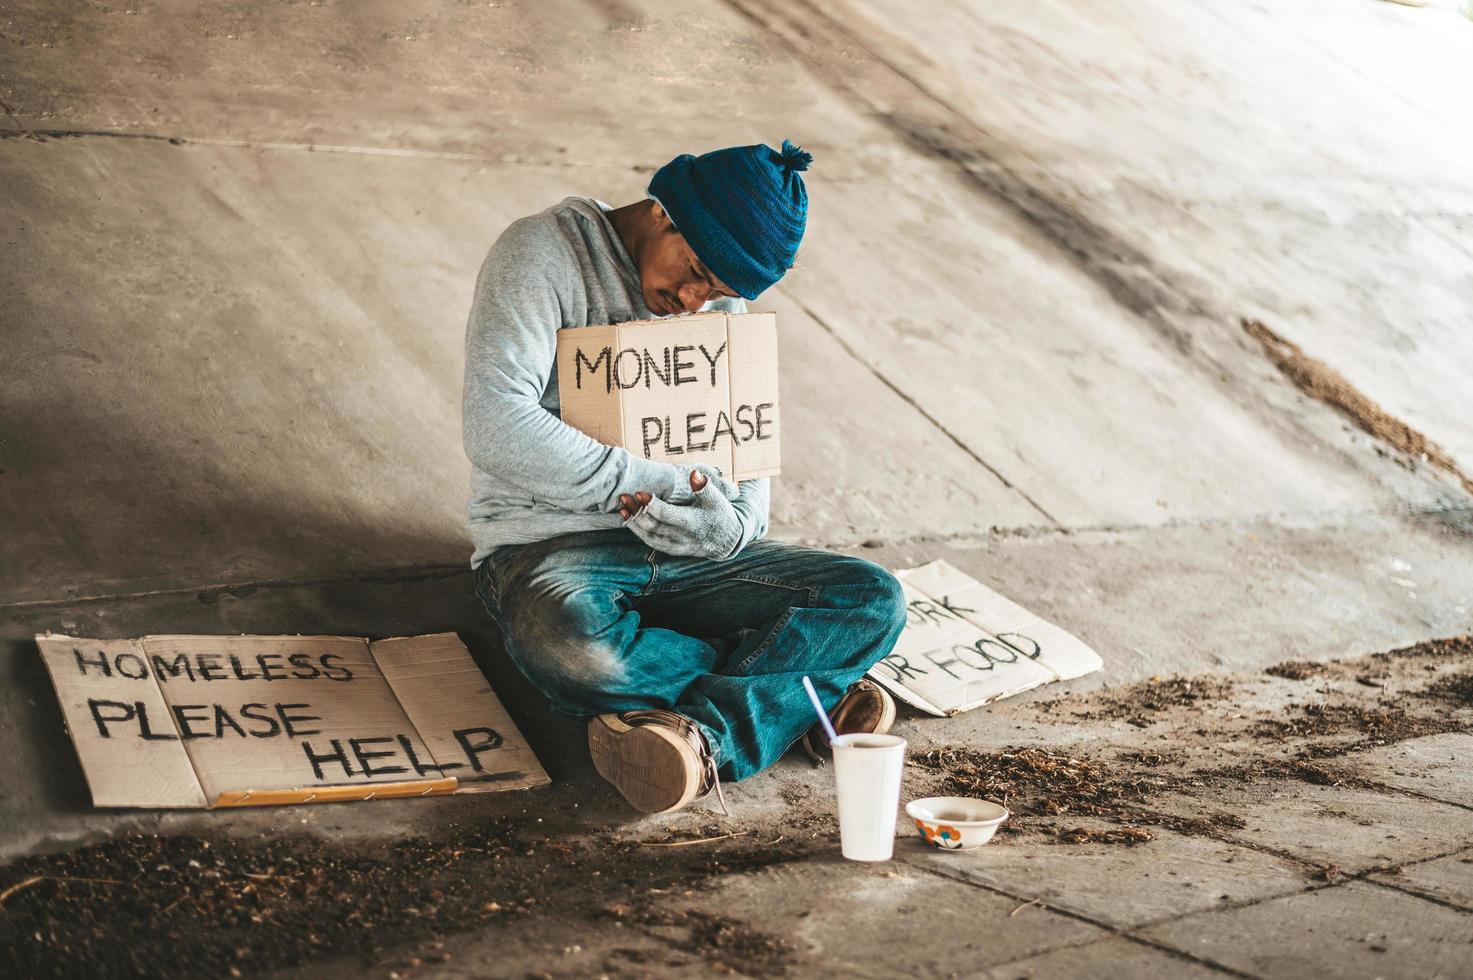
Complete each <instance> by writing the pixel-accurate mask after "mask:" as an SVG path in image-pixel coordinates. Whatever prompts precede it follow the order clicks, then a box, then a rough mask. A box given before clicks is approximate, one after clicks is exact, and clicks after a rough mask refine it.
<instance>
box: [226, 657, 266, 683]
mask: <svg viewBox="0 0 1473 980" xmlns="http://www.w3.org/2000/svg"><path fill="white" fill-rule="evenodd" d="M230 671H231V673H233V674H234V675H235V679H236V680H238V681H253V680H256V679H257V678H258V677H260V676H261V675H260V674H251V673H247V672H246V671H245V669H244V667H243V666H242V665H241V662H240V658H239V657H237V656H236V655H235V654H233V653H232V654H231V655H230Z"/></svg>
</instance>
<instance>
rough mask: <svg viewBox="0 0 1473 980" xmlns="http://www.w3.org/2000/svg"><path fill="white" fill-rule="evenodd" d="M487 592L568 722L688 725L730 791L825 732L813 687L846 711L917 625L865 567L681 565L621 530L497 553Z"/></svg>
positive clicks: (772, 562)
mask: <svg viewBox="0 0 1473 980" xmlns="http://www.w3.org/2000/svg"><path fill="white" fill-rule="evenodd" d="M476 593H477V595H479V596H480V598H481V601H482V602H483V603H484V604H485V606H486V610H487V612H489V613H490V614H491V617H492V618H493V619H495V620H496V622H497V624H498V625H499V626H500V627H501V632H502V636H503V638H504V639H505V642H506V649H507V653H508V654H510V656H511V658H512V660H513V661H515V662H516V664H517V666H518V667H519V668H520V669H521V671H522V673H523V674H524V675H525V676H526V677H527V680H529V681H530V682H531V683H532V685H533V686H534V687H536V688H537V689H538V690H539V691H541V692H542V693H543V694H544V695H545V696H546V697H547V699H548V700H549V701H551V702H552V705H553V707H554V708H555V709H557V710H558V711H561V712H563V713H565V714H569V715H573V716H575V717H580V718H586V717H591V716H593V715H596V714H601V713H604V712H610V711H630V710H635V709H640V708H667V709H671V710H674V711H678V712H679V713H680V714H682V715H685V716H686V717H687V718H690V719H692V720H694V721H695V722H696V723H697V724H699V725H700V726H701V729H702V731H703V732H704V733H705V735H706V740H707V743H708V744H709V745H710V746H711V750H712V752H713V753H714V754H715V756H716V761H717V763H718V765H719V766H720V774H721V776H722V777H723V778H724V779H732V780H736V779H743V778H745V777H747V776H750V775H752V774H753V773H756V772H759V771H761V770H762V769H764V768H766V767H767V766H769V765H771V764H772V763H773V762H775V761H777V759H778V758H779V757H780V756H781V755H782V754H783V753H784V752H785V751H786V750H787V749H788V747H789V746H791V745H792V744H793V743H794V742H795V741H797V740H798V739H799V738H800V737H801V736H802V735H803V733H804V732H805V731H807V730H808V727H809V726H810V725H812V724H813V723H814V721H815V719H814V716H813V708H812V706H811V705H810V704H809V702H808V698H807V695H806V694H805V693H804V691H803V687H802V683H801V679H802V677H803V675H804V674H807V675H808V676H809V677H811V678H812V679H813V684H814V687H815V688H817V690H818V694H819V697H820V699H822V701H823V702H824V705H825V707H827V708H830V709H832V708H833V706H834V705H836V704H837V703H838V702H839V699H840V698H841V697H843V695H844V691H845V690H846V689H847V688H848V687H849V685H850V684H852V683H853V682H854V681H856V680H858V679H859V678H860V677H862V676H863V675H864V672H865V671H866V670H868V669H869V668H870V667H871V666H872V665H873V664H874V663H875V662H876V661H877V660H879V659H880V658H881V657H883V656H884V655H885V654H887V653H889V652H890V649H891V648H892V647H893V646H894V644H895V640H896V638H897V637H898V636H899V635H900V630H901V627H902V626H903V625H904V624H905V601H904V599H903V598H902V596H901V591H900V585H899V584H898V583H897V582H896V580H895V577H894V576H893V575H891V574H890V573H889V572H888V571H886V570H885V569H883V568H881V567H880V566H878V565H876V564H874V563H872V562H868V561H865V560H864V559H862V558H851V557H849V556H847V555H839V554H834V553H832V552H828V551H819V550H817V549H814V548H803V547H799V546H797V545H791V544H783V543H782V542H778V541H756V542H753V543H752V544H750V545H748V546H747V547H746V548H745V549H743V550H742V552H741V553H740V554H738V555H736V556H735V557H733V558H729V559H727V560H725V561H711V560H708V559H704V558H682V557H676V556H672V555H667V554H664V553H661V552H656V551H652V550H651V549H650V548H649V547H648V546H647V545H645V544H643V543H642V542H641V541H639V539H638V538H636V537H634V535H632V534H630V533H629V532H628V531H627V530H625V529H623V528H615V529H612V530H607V531H588V532H583V533H577V534H566V535H562V536H560V537H556V538H552V539H550V540H547V541H541V542H538V543H536V544H529V545H511V546H506V547H502V548H498V549H497V550H496V551H494V552H492V553H491V556H490V557H489V558H487V559H486V560H485V561H483V562H482V563H481V565H480V566H479V567H478V568H477V570H476Z"/></svg>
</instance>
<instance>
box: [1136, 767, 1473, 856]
mask: <svg viewBox="0 0 1473 980" xmlns="http://www.w3.org/2000/svg"><path fill="white" fill-rule="evenodd" d="M1154 806H1155V808H1156V809H1160V810H1163V811H1165V812H1168V813H1190V814H1197V815H1208V814H1210V813H1215V812H1220V811H1224V810H1226V811H1228V812H1231V813H1236V814H1238V815H1239V816H1241V817H1242V818H1243V820H1244V821H1245V823H1246V824H1247V826H1246V827H1244V828H1243V829H1241V830H1232V831H1229V832H1228V833H1227V836H1229V837H1230V838H1232V839H1234V840H1239V841H1243V842H1245V843H1250V844H1252V846H1254V847H1261V848H1264V849H1270V850H1273V851H1277V852H1279V853H1282V854H1287V855H1289V856H1291V857H1295V858H1299V859H1301V860H1303V861H1308V862H1311V863H1313V864H1318V865H1321V866H1326V867H1332V868H1334V869H1335V870H1334V872H1333V873H1334V874H1358V873H1360V872H1363V871H1367V870H1370V869H1372V868H1383V867H1388V866H1391V865H1397V864H1402V863H1405V862H1407V861H1418V860H1422V859H1424V858H1429V857H1434V856H1438V855H1442V854H1447V853H1449V852H1452V851H1457V850H1460V849H1462V848H1464V847H1467V846H1469V845H1470V844H1473V813H1470V812H1469V811H1468V810H1467V809H1466V808H1464V807H1457V806H1451V805H1449V804H1445V803H1432V802H1429V801H1428V800H1424V799H1419V798H1417V797H1412V796H1400V795H1393V794H1391V793H1389V792H1386V793H1383V792H1378V791H1376V790H1369V789H1355V788H1352V787H1349V786H1317V785H1314V784H1311V783H1306V782H1300V781H1298V780H1293V779H1268V778H1260V779H1258V780H1257V781H1256V782H1254V783H1252V784H1250V785H1246V786H1244V787H1242V788H1239V789H1232V788H1227V789H1219V790H1214V791H1213V792H1211V793H1204V794H1201V795H1200V796H1194V797H1191V798H1187V797H1181V796H1175V797H1167V798H1163V799H1161V800H1159V801H1157V803H1156V804H1154Z"/></svg>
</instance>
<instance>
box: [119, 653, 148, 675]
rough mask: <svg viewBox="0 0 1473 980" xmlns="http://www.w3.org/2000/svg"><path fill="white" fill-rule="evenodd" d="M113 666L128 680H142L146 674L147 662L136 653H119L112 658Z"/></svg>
mask: <svg viewBox="0 0 1473 980" xmlns="http://www.w3.org/2000/svg"><path fill="white" fill-rule="evenodd" d="M113 667H114V668H115V669H116V670H117V672H118V673H120V674H122V675H123V676H124V677H126V678H128V679H129V680H134V681H137V680H142V679H143V678H145V677H147V676H148V663H147V662H146V661H145V660H144V659H143V658H142V657H140V656H139V655H138V654H136V653H120V654H118V655H117V656H116V657H114V658H113Z"/></svg>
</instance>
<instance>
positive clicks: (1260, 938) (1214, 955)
mask: <svg viewBox="0 0 1473 980" xmlns="http://www.w3.org/2000/svg"><path fill="white" fill-rule="evenodd" d="M1141 935H1142V936H1144V937H1145V938H1148V939H1154V940H1156V941H1158V942H1163V943H1166V944H1168V945H1170V946H1172V947H1174V948H1176V949H1179V950H1181V951H1182V952H1185V953H1189V954H1191V955H1193V956H1198V957H1201V958H1203V959H1206V960H1211V961H1212V962H1214V963H1219V964H1222V965H1224V966H1227V967H1230V968H1232V969H1235V970H1241V971H1243V972H1245V973H1251V974H1254V975H1256V976H1270V977H1277V976H1316V977H1326V978H1333V977H1347V978H1350V977H1387V978H1390V977H1408V978H1424V977H1461V976H1465V975H1467V970H1468V962H1469V957H1470V956H1473V916H1470V915H1469V914H1468V913H1466V912H1459V911H1456V910H1454V909H1449V908H1446V907H1444V906H1441V905H1435V904H1433V903H1432V902H1427V901H1423V900H1422V899H1420V898H1413V897H1412V896H1410V895H1406V894H1403V893H1401V892H1396V891H1392V890H1391V889H1388V888H1380V887H1378V886H1376V885H1371V884H1366V883H1363V882H1351V883H1349V884H1346V885H1342V886H1340V887H1333V888H1323V889H1320V890H1318V891H1314V892H1309V893H1307V894H1303V895H1292V896H1289V897H1287V898H1280V899H1276V900H1274V901H1269V902H1263V903H1260V904H1258V905H1250V906H1248V907H1247V908H1241V909H1232V910H1228V911H1221V912H1204V913H1202V914H1200V915H1192V916H1187V917H1185V918H1182V919H1177V920H1175V921H1173V922H1169V923H1165V924H1163V925H1159V926H1154V927H1152V928H1150V929H1146V930H1143V931H1142V932H1141ZM1250 937H1251V938H1250Z"/></svg>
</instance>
